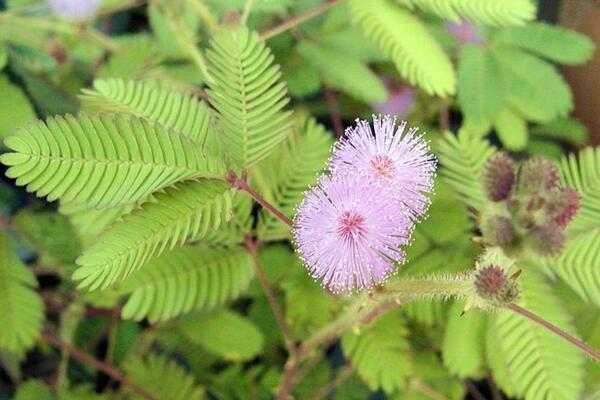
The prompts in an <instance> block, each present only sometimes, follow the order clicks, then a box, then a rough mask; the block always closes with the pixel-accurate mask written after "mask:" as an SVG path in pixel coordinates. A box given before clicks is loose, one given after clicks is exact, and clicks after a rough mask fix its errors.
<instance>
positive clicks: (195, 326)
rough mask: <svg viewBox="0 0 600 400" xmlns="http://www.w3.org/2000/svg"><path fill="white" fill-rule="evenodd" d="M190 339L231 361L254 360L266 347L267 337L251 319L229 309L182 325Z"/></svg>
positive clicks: (206, 314)
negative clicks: (265, 339) (265, 338)
mask: <svg viewBox="0 0 600 400" xmlns="http://www.w3.org/2000/svg"><path fill="white" fill-rule="evenodd" d="M179 328H180V329H181V330H182V331H183V333H184V334H185V335H186V336H187V337H189V339H190V340H191V341H192V342H194V343H197V344H200V345H202V346H203V347H205V348H206V349H207V350H209V351H211V352H212V353H215V354H218V355H220V356H222V357H223V358H225V359H226V360H230V361H244V360H250V359H252V358H254V357H255V356H256V355H258V354H259V353H260V352H261V351H262V348H263V336H262V333H261V332H260V330H259V329H258V328H257V327H256V325H254V324H253V323H252V321H250V320H249V319H247V318H245V317H242V316H241V315H239V314H236V313H234V312H232V311H228V310H218V311H213V312H208V313H200V314H194V315H190V316H188V317H186V318H185V319H183V320H181V321H180V322H179Z"/></svg>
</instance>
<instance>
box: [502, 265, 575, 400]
mask: <svg viewBox="0 0 600 400" xmlns="http://www.w3.org/2000/svg"><path fill="white" fill-rule="evenodd" d="M519 281H520V283H521V285H522V287H523V294H522V297H521V299H520V301H519V304H520V305H521V306H522V307H525V308H527V309H528V310H530V311H532V312H533V313H535V314H537V315H539V316H541V317H542V318H544V319H546V320H548V321H552V323H553V324H555V325H557V326H558V327H560V328H561V329H564V330H566V331H567V332H571V333H572V332H573V330H574V328H573V325H572V323H571V321H570V317H569V315H568V314H567V312H566V311H565V309H564V307H563V305H562V304H561V303H560V300H559V299H557V298H556V296H555V294H554V293H553V292H552V287H551V286H549V285H548V284H547V283H546V282H544V280H543V277H542V276H541V275H538V274H537V273H536V272H535V271H533V270H528V271H526V272H524V273H523V276H521V277H520V278H519ZM492 329H494V330H495V331H496V332H495V333H496V335H497V339H498V343H497V344H498V348H496V349H493V351H496V352H499V353H500V354H496V355H495V357H500V358H501V359H502V360H503V363H504V365H505V367H506V370H505V371H504V372H505V373H506V374H507V378H508V379H509V381H510V382H512V384H514V388H512V389H513V390H516V392H517V393H518V394H519V395H521V396H524V397H525V399H526V400H537V399H540V400H541V399H549V398H551V399H565V400H566V399H578V398H580V397H579V395H580V393H581V390H582V380H583V372H584V371H583V355H582V354H581V353H580V352H579V351H578V350H577V349H576V348H575V347H573V346H572V345H570V344H569V343H567V342H565V341H564V340H563V339H562V338H560V337H559V336H557V335H555V334H554V333H552V332H549V331H547V330H545V329H543V328H541V327H540V326H538V325H536V324H535V323H534V322H531V321H529V320H527V319H525V318H523V317H522V316H521V315H519V314H516V313H514V312H511V311H508V310H506V311H500V312H499V313H498V314H497V315H496V316H495V318H494V323H493V328H492ZM492 368H493V372H494V373H495V372H496V369H495V368H494V365H492ZM500 372H501V373H502V371H500ZM501 382H502V380H500V382H499V383H501ZM502 389H505V388H504V386H503V387H502ZM508 390H511V389H510V388H508Z"/></svg>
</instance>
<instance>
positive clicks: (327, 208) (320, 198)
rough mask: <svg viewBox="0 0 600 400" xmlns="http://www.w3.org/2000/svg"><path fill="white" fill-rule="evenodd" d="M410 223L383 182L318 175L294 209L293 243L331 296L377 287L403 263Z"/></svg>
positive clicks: (402, 208) (358, 175)
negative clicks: (316, 180) (317, 180)
mask: <svg viewBox="0 0 600 400" xmlns="http://www.w3.org/2000/svg"><path fill="white" fill-rule="evenodd" d="M411 231H412V222H411V219H410V216H409V212H408V210H407V209H406V207H405V206H404V205H403V204H402V203H400V202H398V201H397V200H395V199H394V197H393V196H392V193H391V191H390V190H389V188H388V187H386V186H385V185H384V184H383V182H381V181H378V180H373V179H371V178H370V177H368V176H366V175H364V174H355V175H350V174H345V175H334V176H325V177H321V178H320V180H319V183H318V184H317V185H316V186H314V187H313V188H312V189H311V190H310V191H309V192H308V193H307V194H306V196H305V197H304V200H303V202H302V203H301V204H300V206H299V207H298V209H297V211H296V217H295V224H294V240H295V243H296V247H297V249H298V251H299V252H300V254H301V258H302V261H303V262H304V263H305V265H306V267H307V268H308V270H309V271H310V274H311V275H312V276H313V277H314V278H315V279H318V280H320V281H321V282H322V285H323V286H324V287H326V288H328V289H329V290H331V291H332V292H344V291H351V290H353V289H362V288H366V287H371V286H373V285H374V284H377V283H381V282H383V281H384V280H385V278H386V277H387V276H388V275H390V274H391V273H392V272H394V271H395V269H396V268H395V264H396V263H402V262H403V261H404V252H403V251H402V249H401V248H400V246H402V245H405V244H408V242H409V240H410V234H411Z"/></svg>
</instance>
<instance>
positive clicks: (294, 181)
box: [259, 119, 333, 240]
mask: <svg viewBox="0 0 600 400" xmlns="http://www.w3.org/2000/svg"><path fill="white" fill-rule="evenodd" d="M297 125H298V127H297V133H296V134H295V135H291V136H290V137H289V139H288V140H287V141H286V142H285V148H284V149H283V150H282V153H283V155H281V156H280V157H278V159H277V160H276V163H275V165H272V164H271V163H268V164H266V165H265V169H269V171H270V173H271V176H269V185H270V186H271V187H273V192H272V196H271V197H272V199H270V200H272V201H273V204H274V205H275V206H276V207H277V208H278V209H280V210H281V211H282V212H283V213H285V214H286V215H287V216H289V217H290V218H292V217H293V214H294V211H295V209H296V207H297V206H298V205H299V204H300V202H301V201H302V198H303V197H304V192H305V191H306V190H307V189H308V188H309V187H310V186H311V185H314V184H315V183H316V181H317V174H318V173H319V172H321V171H322V170H323V169H324V168H325V164H326V162H327V159H328V157H329V149H330V147H331V146H332V144H333V140H332V137H331V133H329V132H327V131H326V130H325V128H324V127H323V126H322V125H319V124H317V123H316V121H315V120H313V119H305V120H304V121H302V122H299V123H298V124H297ZM267 161H270V159H269V160H267ZM261 217H262V218H261V225H260V227H259V232H260V234H261V237H262V238H264V239H271V240H273V239H279V238H288V237H289V235H290V229H289V227H288V226H287V225H285V224H284V223H283V222H281V221H280V220H279V219H277V218H276V217H274V216H273V215H272V214H271V213H268V212H266V211H264V212H263V213H262V214H261Z"/></svg>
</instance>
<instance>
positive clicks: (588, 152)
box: [560, 147, 600, 236]
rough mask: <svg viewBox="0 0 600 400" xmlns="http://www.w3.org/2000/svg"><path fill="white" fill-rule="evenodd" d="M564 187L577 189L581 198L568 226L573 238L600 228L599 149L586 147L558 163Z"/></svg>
mask: <svg viewBox="0 0 600 400" xmlns="http://www.w3.org/2000/svg"><path fill="white" fill-rule="evenodd" d="M560 174H561V179H562V182H563V184H564V185H565V186H569V187H572V188H574V189H577V192H578V193H579V195H580V196H581V202H580V208H579V211H578V212H577V215H576V216H575V218H574V219H573V221H571V223H570V224H569V226H568V232H569V233H570V234H572V235H573V236H575V235H576V234H578V233H584V232H588V231H590V230H592V229H595V228H598V227H600V148H598V147H596V148H592V147H588V148H586V149H584V150H581V151H580V152H579V154H577V155H576V154H569V155H566V156H564V157H563V158H562V159H561V161H560Z"/></svg>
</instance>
